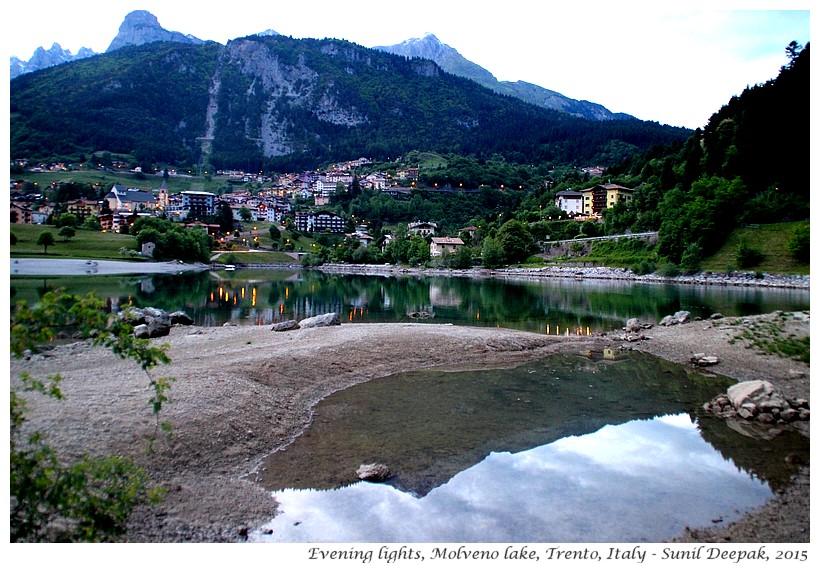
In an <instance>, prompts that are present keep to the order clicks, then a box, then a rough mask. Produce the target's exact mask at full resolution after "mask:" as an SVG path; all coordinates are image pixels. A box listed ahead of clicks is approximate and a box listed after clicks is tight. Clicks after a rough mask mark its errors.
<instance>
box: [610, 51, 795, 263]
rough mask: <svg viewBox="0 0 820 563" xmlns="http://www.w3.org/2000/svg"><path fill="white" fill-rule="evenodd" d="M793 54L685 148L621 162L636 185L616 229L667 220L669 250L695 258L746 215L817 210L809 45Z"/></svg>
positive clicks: (758, 219)
mask: <svg viewBox="0 0 820 563" xmlns="http://www.w3.org/2000/svg"><path fill="white" fill-rule="evenodd" d="M787 54H788V55H789V57H790V61H789V63H788V64H787V65H786V66H784V67H783V68H782V69H781V71H780V74H779V75H778V77H777V78H775V79H772V80H770V81H768V82H766V83H765V84H759V85H757V86H753V87H750V88H747V89H746V90H745V91H744V92H743V93H742V94H741V95H740V96H736V97H734V98H732V99H731V100H730V101H729V102H728V103H727V104H726V105H725V106H723V107H722V108H721V109H720V110H719V111H717V112H716V113H715V114H714V115H712V117H711V119H710V120H709V123H708V125H707V126H706V127H705V128H704V129H703V130H700V129H698V130H696V131H695V133H694V134H693V135H692V136H691V137H690V138H689V139H688V140H687V141H686V143H685V144H684V145H683V147H682V148H680V149H679V150H677V149H674V147H672V148H670V149H667V150H666V151H660V152H656V153H649V154H647V155H646V156H642V157H638V158H632V159H630V160H629V161H627V162H626V164H625V165H623V166H620V167H617V168H614V169H612V170H611V171H612V172H613V173H616V174H617V173H620V174H621V175H622V176H621V179H622V180H623V183H624V184H625V185H630V186H634V187H635V188H636V189H635V198H634V199H633V201H632V203H631V204H630V205H629V206H618V207H616V208H614V209H612V210H610V211H608V212H607V213H606V215H605V217H606V226H607V231H608V232H622V231H624V230H626V229H631V230H633V231H641V230H655V229H659V231H660V233H659V234H660V241H659V251H660V252H661V254H662V255H664V256H666V257H668V258H669V259H670V260H672V261H673V262H676V263H678V262H681V261H684V262H685V263H687V264H691V265H696V264H697V263H698V262H699V260H700V258H701V257H703V256H708V255H710V254H711V253H713V252H714V251H715V250H717V248H719V247H720V245H721V244H722V243H723V241H724V240H725V238H726V236H727V235H728V234H729V233H730V232H731V231H732V230H733V229H734V228H735V227H736V226H738V225H740V224H743V223H776V222H781V221H789V220H797V219H805V218H808V215H809V199H810V198H809V188H810V184H809V159H810V152H809V137H810V132H809V125H810V123H809V106H810V101H809V45H806V46H805V48H802V50H801V48H800V46H799V45H796V44H794V43H793V44H791V45H790V46H789V48H787Z"/></svg>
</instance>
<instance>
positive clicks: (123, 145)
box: [10, 35, 691, 170]
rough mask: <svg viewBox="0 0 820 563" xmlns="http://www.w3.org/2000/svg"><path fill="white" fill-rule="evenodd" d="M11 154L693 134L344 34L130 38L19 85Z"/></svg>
mask: <svg viewBox="0 0 820 563" xmlns="http://www.w3.org/2000/svg"><path fill="white" fill-rule="evenodd" d="M10 109H11V120H10V133H11V135H10V136H11V155H12V157H13V158H49V157H54V156H63V155H64V156H65V158H77V157H78V156H80V155H85V154H90V153H92V152H95V151H110V152H112V153H119V154H125V155H131V157H132V158H133V159H135V160H137V161H138V162H140V163H141V164H143V163H145V164H150V163H152V162H161V163H171V164H174V165H178V166H184V165H188V166H193V165H198V164H199V165H206V166H207V165H211V166H213V167H215V168H241V169H245V170H260V169H262V168H267V169H271V168H272V169H277V170H294V169H305V168H310V167H314V166H317V165H320V164H322V163H327V162H332V161H338V160H346V159H352V158H359V157H362V156H366V157H369V158H373V159H377V160H386V159H389V158H395V157H397V156H399V155H402V154H406V153H407V152H409V151H411V150H416V149H418V150H430V151H435V152H442V153H455V154H465V155H474V156H476V157H479V158H491V157H493V156H496V155H500V156H503V157H504V158H507V159H509V160H511V161H514V162H542V163H550V162H551V163H593V162H594V163H596V164H601V165H607V164H610V163H612V162H614V161H617V160H619V159H622V158H623V157H625V156H628V155H630V154H635V153H639V152H641V151H644V150H646V149H648V148H649V147H651V146H653V145H656V144H664V143H669V142H673V141H679V142H682V141H683V140H685V139H686V138H687V137H688V136H689V135H690V134H691V131H689V130H687V129H682V128H674V127H669V126H662V125H659V124H657V123H649V122H643V121H639V120H610V121H590V120H587V119H580V118H576V117H573V116H571V115H568V114H566V113H562V112H558V111H553V110H547V109H542V108H539V107H536V106H534V105H532V104H528V103H525V102H523V101H522V100H519V99H517V98H512V97H509V96H500V95H498V94H496V93H494V92H492V91H490V90H488V89H486V88H484V87H482V86H480V85H479V84H477V83H476V82H474V81H472V80H468V79H465V78H462V77H459V76H455V75H453V74H450V73H446V72H444V71H442V69H441V67H439V66H438V65H437V64H436V63H434V62H432V61H430V60H425V59H418V58H414V59H407V58H405V57H402V56H398V55H394V54H390V53H386V52H383V51H379V50H374V49H368V48H365V47H362V46H360V45H356V44H354V43H350V42H348V41H343V40H335V39H323V40H316V39H293V38H290V37H285V36H280V35H275V36H249V37H244V38H240V39H235V40H232V41H230V42H228V44H227V45H224V46H223V45H221V44H219V43H215V42H207V43H203V44H183V43H173V42H161V43H149V44H143V45H130V46H126V47H122V48H119V49H116V50H114V51H112V52H109V53H106V54H103V55H99V56H97V57H94V59H93V60H92V59H88V60H81V61H76V62H74V63H72V64H68V65H61V66H57V67H53V68H50V69H46V70H43V71H40V72H38V73H34V74H25V75H23V76H20V77H18V78H16V79H15V80H13V81H12V82H11V88H10Z"/></svg>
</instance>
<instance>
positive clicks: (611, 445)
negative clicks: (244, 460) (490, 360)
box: [250, 353, 809, 543]
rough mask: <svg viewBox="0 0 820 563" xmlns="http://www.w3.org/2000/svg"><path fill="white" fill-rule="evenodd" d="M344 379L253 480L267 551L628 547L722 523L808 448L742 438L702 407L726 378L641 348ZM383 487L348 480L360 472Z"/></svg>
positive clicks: (764, 495)
mask: <svg viewBox="0 0 820 563" xmlns="http://www.w3.org/2000/svg"><path fill="white" fill-rule="evenodd" d="M596 356H597V355H596V354H590V355H589V356H586V355H584V356H553V357H550V358H547V359H545V360H541V361H539V362H535V363H530V364H525V365H521V366H517V367H510V368H506V369H501V370H482V371H473V372H434V371H426V372H415V373H405V374H398V375H395V376H390V377H386V378H383V379H378V380H374V381H371V382H368V383H364V384H361V385H357V386H354V387H351V388H349V389H346V390H343V391H340V392H338V393H336V394H334V395H331V396H330V397H328V398H327V399H325V400H324V401H322V402H321V403H320V404H319V405H318V406H317V408H316V414H315V417H314V420H313V422H312V424H311V426H310V427H309V428H308V429H307V430H306V432H305V433H303V434H302V435H301V436H300V437H299V438H297V439H296V440H295V442H294V443H292V444H291V445H289V446H288V447H286V448H285V449H283V450H281V451H278V452H275V453H273V454H272V455H270V456H269V457H268V458H267V459H266V460H265V461H264V462H263V464H262V466H261V467H260V469H259V471H258V473H257V474H255V475H252V476H251V477H250V478H252V479H254V480H255V481H257V482H259V483H260V484H261V485H263V486H264V487H266V488H267V489H269V490H271V491H272V494H273V495H274V496H275V497H276V499H277V501H279V503H280V510H281V512H282V513H281V514H279V515H277V516H276V518H274V519H273V520H272V521H271V522H270V523H268V524H266V525H264V526H261V527H260V528H259V529H257V530H255V531H254V532H253V533H252V534H251V539H252V540H254V541H274V542H516V543H524V542H546V543H556V542H638V541H662V540H665V539H669V538H672V537H674V536H677V535H679V534H681V533H682V532H683V530H684V528H685V526H690V527H703V526H710V525H713V524H714V523H716V522H724V523H726V522H730V521H732V520H735V519H737V518H739V517H740V515H741V514H742V513H743V512H744V511H746V510H748V509H751V508H754V507H756V506H759V505H760V504H762V503H764V502H765V501H766V500H767V499H769V498H770V497H771V496H772V492H771V491H772V488H774V487H777V486H780V485H782V484H784V483H785V482H786V480H788V478H789V475H790V472H791V470H792V469H791V467H790V466H788V465H787V464H786V463H785V461H784V459H785V458H786V456H787V455H788V454H790V453H796V454H797V455H799V456H801V457H802V458H803V459H805V460H808V455H809V444H808V440H807V439H805V438H804V437H802V436H800V435H799V434H798V433H797V432H791V431H783V432H781V433H780V434H779V435H767V436H766V437H765V439H756V438H753V437H750V436H743V435H741V434H740V433H738V432H735V431H734V430H731V429H729V428H728V426H727V424H726V423H725V422H724V421H722V420H717V419H714V418H711V417H701V416H700V414H699V411H700V407H699V405H700V404H702V403H703V402H705V401H706V400H708V399H709V398H711V397H713V396H714V395H716V394H718V393H720V392H722V391H724V390H725V389H726V386H727V384H728V383H730V381H729V380H728V379H725V378H722V377H704V376H702V375H699V374H695V373H692V372H689V371H688V370H685V369H684V368H682V367H680V366H676V365H674V364H670V363H668V362H665V361H663V360H660V359H658V358H654V357H651V356H648V355H645V354H639V353H629V354H624V355H621V356H619V357H618V358H617V359H616V360H615V361H612V360H604V359H603V358H601V357H600V356H597V357H596ZM374 462H380V463H385V464H387V465H388V466H389V467H390V468H391V472H392V475H393V476H392V477H391V478H390V479H389V480H388V481H387V482H386V483H382V484H374V483H366V482H359V481H358V479H357V478H356V474H355V471H356V469H357V468H358V467H359V465H360V464H363V463H374Z"/></svg>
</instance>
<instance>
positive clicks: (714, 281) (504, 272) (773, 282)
mask: <svg viewBox="0 0 820 563" xmlns="http://www.w3.org/2000/svg"><path fill="white" fill-rule="evenodd" d="M238 268H239V269H256V268H258V269H302V268H303V267H302V266H301V265H300V264H299V263H294V264H258V265H238ZM210 269H212V266H211V265H209V264H201V263H195V264H188V263H180V262H178V261H171V262H126V261H117V260H81V259H60V258H13V259H11V267H10V273H11V275H13V276H82V275H123V274H178V273H182V272H190V271H206V270H210ZM308 269H311V270H317V271H320V272H324V273H328V274H341V275H365V276H448V277H465V278H477V279H481V278H506V279H524V280H526V279H532V280H539V279H575V280H578V281H583V280H609V281H623V282H639V283H652V284H679V285H706V286H723V287H760V288H771V289H797V290H806V291H808V290H809V289H810V287H811V276H810V275H802V274H762V275H758V274H756V273H754V272H724V273H714V272H711V273H698V274H692V275H680V276H676V277H672V278H671V277H664V276H661V275H658V274H645V275H636V274H635V273H633V272H632V271H631V270H629V269H627V268H609V267H602V266H594V267H572V266H544V267H541V268H498V269H493V270H490V269H485V268H471V269H469V270H454V269H444V268H421V267H403V266H395V265H392V264H384V265H381V264H324V265H322V266H317V267H313V268H308Z"/></svg>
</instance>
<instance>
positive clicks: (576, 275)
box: [313, 264, 811, 290]
mask: <svg viewBox="0 0 820 563" xmlns="http://www.w3.org/2000/svg"><path fill="white" fill-rule="evenodd" d="M313 269H316V270H319V271H322V272H326V273H334V274H358V275H371V276H390V275H411V276H425V275H429V276H451V277H470V278H493V277H495V278H508V279H550V278H558V279H576V280H578V281H583V280H587V279H588V280H610V281H626V282H642V283H656V284H680V285H719V286H736V287H762V288H774V289H805V290H808V289H809V288H810V286H811V276H809V275H802V274H763V275H762V276H758V275H757V274H755V273H754V272H726V273H714V272H712V273H708V274H707V273H699V274H692V275H680V276H676V277H673V278H670V277H664V276H661V275H658V274H645V275H636V274H635V273H633V272H632V271H631V270H629V269H628V268H609V267H603V266H594V267H570V266H544V267H541V268H498V269H494V270H488V269H483V268H481V269H478V268H472V269H469V270H450V269H442V268H418V267H414V268H409V267H402V266H393V265H372V264H338V265H337V264H325V265H322V266H318V267H316V268H313Z"/></svg>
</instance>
